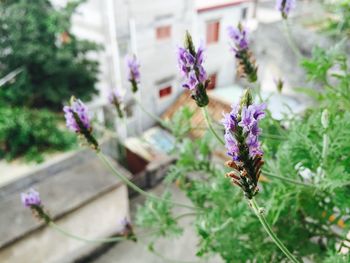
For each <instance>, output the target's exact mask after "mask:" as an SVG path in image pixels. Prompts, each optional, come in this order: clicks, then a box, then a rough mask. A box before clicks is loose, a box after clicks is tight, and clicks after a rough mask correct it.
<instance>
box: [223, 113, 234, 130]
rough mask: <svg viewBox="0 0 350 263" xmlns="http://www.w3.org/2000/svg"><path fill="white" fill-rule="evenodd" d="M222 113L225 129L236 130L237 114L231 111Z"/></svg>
mask: <svg viewBox="0 0 350 263" xmlns="http://www.w3.org/2000/svg"><path fill="white" fill-rule="evenodd" d="M222 115H223V116H224V118H223V119H222V120H221V123H222V124H223V125H224V127H225V131H226V132H228V131H230V130H234V129H235V127H236V122H237V120H236V119H235V118H236V115H235V114H232V113H231V112H230V113H224V112H223V113H222Z"/></svg>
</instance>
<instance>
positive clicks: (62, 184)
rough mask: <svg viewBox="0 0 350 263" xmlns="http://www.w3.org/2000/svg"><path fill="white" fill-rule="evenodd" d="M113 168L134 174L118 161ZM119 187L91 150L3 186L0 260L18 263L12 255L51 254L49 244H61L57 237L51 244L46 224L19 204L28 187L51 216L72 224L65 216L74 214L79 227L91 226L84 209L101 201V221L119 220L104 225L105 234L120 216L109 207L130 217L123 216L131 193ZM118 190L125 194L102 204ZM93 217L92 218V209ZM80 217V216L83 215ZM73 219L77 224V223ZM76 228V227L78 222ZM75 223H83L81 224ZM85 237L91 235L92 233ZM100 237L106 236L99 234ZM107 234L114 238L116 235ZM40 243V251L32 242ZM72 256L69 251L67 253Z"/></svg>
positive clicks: (0, 204)
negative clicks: (120, 207)
mask: <svg viewBox="0 0 350 263" xmlns="http://www.w3.org/2000/svg"><path fill="white" fill-rule="evenodd" d="M114 165H115V166H116V167H117V169H118V170H119V171H121V172H122V173H123V174H124V175H125V176H127V177H130V176H131V175H130V173H129V172H127V171H126V170H125V169H123V168H121V167H120V166H118V165H117V164H116V163H114ZM121 186H122V184H121V182H120V181H119V179H118V178H116V177H114V176H113V175H112V174H111V172H110V171H109V170H108V169H107V168H105V167H104V166H103V164H102V163H101V162H100V160H98V158H97V157H96V155H95V154H94V153H92V152H91V151H80V152H77V153H76V154H74V155H73V156H70V158H69V159H65V160H63V161H61V162H58V163H55V164H52V165H51V166H49V167H46V168H45V169H42V170H40V171H36V172H35V173H34V174H31V175H29V176H26V177H25V178H22V179H20V180H17V181H15V182H13V183H11V184H9V185H7V186H5V187H2V188H0V196H1V199H0V210H1V211H2V212H1V215H0V225H1V226H2V227H1V228H0V262H3V260H5V259H6V260H10V259H11V261H9V262H16V261H12V257H13V256H14V258H17V254H18V255H21V256H23V255H25V253H26V251H27V250H26V248H32V249H37V250H38V251H39V250H40V251H39V252H40V253H39V254H42V253H45V251H48V249H47V248H46V247H45V245H46V243H53V244H58V243H55V242H56V241H55V239H52V240H51V237H50V236H51V235H52V234H51V233H50V232H48V233H46V232H45V233H42V231H44V230H42V229H39V228H40V227H41V226H42V225H43V224H42V223H41V222H39V221H38V220H36V219H34V218H33V216H32V214H31V212H30V210H29V209H26V208H24V207H23V206H22V204H21V201H20V193H21V192H23V191H26V190H27V189H29V188H34V189H35V190H38V191H39V192H40V194H41V199H42V201H43V203H44V205H45V209H46V210H48V211H49V213H50V215H51V216H52V217H53V218H54V219H56V220H58V219H59V220H63V221H62V222H67V224H68V225H70V223H69V220H68V219H67V217H71V216H72V217H73V218H75V217H77V218H79V219H80V220H81V221H80V222H84V223H83V224H81V226H88V225H89V224H86V223H85V221H84V220H85V218H89V220H90V216H89V214H88V213H86V215H85V216H82V214H83V211H84V209H85V207H90V206H92V204H93V203H94V202H102V204H101V208H103V207H105V208H106V209H105V210H104V211H100V213H98V214H97V215H99V216H101V218H102V217H105V216H106V219H107V218H109V219H112V220H115V221H114V224H111V222H109V223H108V224H107V225H106V226H104V224H102V226H103V227H101V229H102V230H103V231H106V232H104V233H105V234H106V233H108V232H109V231H108V229H109V227H111V226H117V221H118V214H117V213H116V214H115V215H113V210H111V209H110V206H111V205H114V204H115V206H116V207H118V206H122V207H124V208H122V209H121V212H120V214H119V216H123V217H124V216H127V215H128V213H125V211H126V210H125V209H126V208H127V207H128V198H127V191H126V189H124V188H125V187H124V186H123V187H122V188H123V189H124V190H119V188H120V189H122V188H121ZM118 191H122V192H123V193H124V192H125V193H124V194H122V193H119V194H120V195H121V196H119V197H117V198H115V200H114V201H113V202H112V201H111V199H110V201H105V202H104V201H103V200H104V199H106V197H104V196H105V195H108V194H110V193H115V194H117V193H118ZM100 199H101V201H100ZM86 209H88V208H86ZM80 210H82V211H80ZM103 212H104V213H103ZM90 213H91V214H92V215H93V212H92V211H90ZM80 214H81V216H79V215H80ZM74 220H77V221H74V222H78V221H79V220H78V219H74ZM95 223H96V224H98V223H99V221H98V220H97V221H96V222H95ZM101 223H102V221H101ZM72 224H73V225H74V223H72ZM76 224H77V225H79V224H78V223H76ZM3 226H6V227H3ZM44 229H45V228H44ZM78 230H79V229H78ZM45 231H46V230H45ZM38 232H40V233H38ZM87 233H89V231H88V229H87ZM96 234H102V233H99V232H97V233H96ZM108 234H113V232H109V233H108ZM36 235H39V236H41V235H42V237H41V238H38V237H37V236H36ZM36 239H38V240H40V239H41V241H38V242H34V243H37V244H38V245H42V246H44V247H43V248H42V249H40V247H35V246H32V245H33V244H34V243H33V242H32V241H31V240H36ZM27 241H28V242H27ZM47 241H50V242H47ZM26 242H27V244H26ZM38 245H37V246H38ZM73 247H74V246H73ZM22 248H23V249H22ZM13 249H15V251H16V253H14V252H13V251H14V250H13ZM22 250H23V251H22ZM9 251H10V252H9ZM11 251H12V252H11ZM68 252H69V249H68V250H67V253H68ZM23 253H24V254H23ZM63 255H64V254H63ZM5 262H6V261H5ZM18 262H23V261H18ZM27 262H41V261H27ZM43 262H50V261H43ZM51 262H52V261H51Z"/></svg>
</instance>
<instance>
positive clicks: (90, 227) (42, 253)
mask: <svg viewBox="0 0 350 263" xmlns="http://www.w3.org/2000/svg"><path fill="white" fill-rule="evenodd" d="M127 196H128V194H127V188H126V187H125V186H122V187H119V188H117V189H115V190H112V191H110V192H108V193H106V194H104V195H102V196H100V198H98V199H96V200H94V201H91V202H90V203H89V204H86V205H84V206H83V207H81V208H80V209H79V210H77V211H76V212H74V213H70V214H69V215H67V216H65V217H62V218H61V219H60V220H58V221H56V223H57V224H58V225H60V226H61V227H62V228H64V229H66V230H68V231H70V232H72V233H74V234H76V235H78V236H82V237H86V238H90V239H94V238H95V239H96V238H102V237H106V236H110V235H111V233H117V232H118V231H120V230H121V220H122V219H123V218H124V217H125V216H128V214H129V203H128V202H127V200H128V198H127ZM32 220H34V219H32ZM99 245H100V244H98V243H86V242H82V241H77V240H74V239H71V238H68V237H66V236H63V235H62V234H60V233H58V232H57V231H55V230H54V229H52V228H49V227H43V228H40V229H39V230H37V231H35V232H32V233H31V234H29V235H27V236H25V237H24V238H22V239H21V240H19V241H18V242H16V243H15V244H13V245H12V246H7V247H6V248H4V249H2V250H0V261H1V262H11V263H24V262H26V263H31V262H33V263H38V262H72V261H74V260H75V259H78V258H80V257H81V256H82V255H85V254H88V253H91V252H92V251H93V250H94V249H96V248H97V247H98V246H99Z"/></svg>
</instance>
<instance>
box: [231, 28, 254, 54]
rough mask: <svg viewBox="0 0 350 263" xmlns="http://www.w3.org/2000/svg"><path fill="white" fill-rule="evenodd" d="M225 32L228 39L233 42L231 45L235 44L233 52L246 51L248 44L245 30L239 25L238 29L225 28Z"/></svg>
mask: <svg viewBox="0 0 350 263" xmlns="http://www.w3.org/2000/svg"><path fill="white" fill-rule="evenodd" d="M227 31H228V35H229V37H230V38H231V39H232V40H233V43H234V44H235V48H234V49H233V50H234V51H236V52H237V51H238V50H246V49H248V45H249V42H248V34H247V29H246V28H243V27H242V26H240V25H239V26H238V27H232V26H230V27H228V28H227ZM236 52H235V53H236Z"/></svg>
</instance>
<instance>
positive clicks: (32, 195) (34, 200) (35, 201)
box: [21, 189, 41, 207]
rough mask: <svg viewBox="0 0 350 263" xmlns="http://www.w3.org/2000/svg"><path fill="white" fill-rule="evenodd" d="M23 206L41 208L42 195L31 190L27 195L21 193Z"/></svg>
mask: <svg viewBox="0 0 350 263" xmlns="http://www.w3.org/2000/svg"><path fill="white" fill-rule="evenodd" d="M21 200H22V204H23V205H24V206H25V207H32V206H40V205H41V199H40V195H39V193H38V192H37V191H35V190H34V189H30V190H29V191H28V192H27V193H21Z"/></svg>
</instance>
